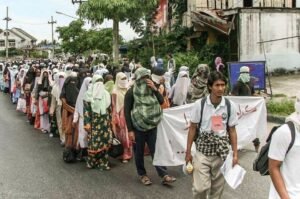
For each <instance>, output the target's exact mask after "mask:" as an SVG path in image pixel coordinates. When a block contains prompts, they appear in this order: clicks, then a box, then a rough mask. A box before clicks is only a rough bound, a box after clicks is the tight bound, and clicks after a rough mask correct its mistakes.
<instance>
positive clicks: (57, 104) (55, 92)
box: [50, 72, 65, 145]
mask: <svg viewBox="0 0 300 199" xmlns="http://www.w3.org/2000/svg"><path fill="white" fill-rule="evenodd" d="M64 81H65V73H64V72H58V73H56V74H55V75H54V84H53V88H52V91H51V106H50V116H51V117H53V116H54V114H55V118H56V123H57V129H58V132H59V137H60V142H61V143H60V144H61V145H64V144H65V135H64V133H63V130H62V121H61V108H62V101H61V100H60V93H61V89H62V87H63V85H64Z"/></svg>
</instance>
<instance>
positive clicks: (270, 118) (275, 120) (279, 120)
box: [267, 114, 286, 124]
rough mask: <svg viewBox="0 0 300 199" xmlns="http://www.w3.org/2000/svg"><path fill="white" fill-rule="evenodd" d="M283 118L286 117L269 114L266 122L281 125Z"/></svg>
mask: <svg viewBox="0 0 300 199" xmlns="http://www.w3.org/2000/svg"><path fill="white" fill-rule="evenodd" d="M285 118H286V117H284V116H279V115H271V114H268V115H267V121H268V122H272V123H278V124H283V123H284V122H285Z"/></svg>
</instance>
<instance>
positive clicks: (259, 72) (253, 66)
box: [228, 61, 266, 90]
mask: <svg viewBox="0 0 300 199" xmlns="http://www.w3.org/2000/svg"><path fill="white" fill-rule="evenodd" d="M242 66H248V67H249V69H250V77H251V82H252V84H253V85H254V89H255V90H264V89H265V88H266V78H265V72H266V71H265V61H250V62H229V63H228V68H229V70H228V71H229V81H230V87H231V90H232V89H233V87H234V85H235V84H236V82H237V80H238V78H239V75H240V68H241V67H242Z"/></svg>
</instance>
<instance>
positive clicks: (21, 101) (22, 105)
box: [17, 98, 26, 113]
mask: <svg viewBox="0 0 300 199" xmlns="http://www.w3.org/2000/svg"><path fill="white" fill-rule="evenodd" d="M17 111H20V112H23V113H26V100H25V99H23V98H19V99H18V104H17Z"/></svg>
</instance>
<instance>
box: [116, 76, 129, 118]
mask: <svg viewBox="0 0 300 199" xmlns="http://www.w3.org/2000/svg"><path fill="white" fill-rule="evenodd" d="M124 78H126V79H124ZM122 79H123V80H122ZM128 86H129V83H128V79H127V76H126V75H125V74H124V73H122V72H119V73H118V74H117V77H116V82H115V86H114V89H113V91H112V93H113V94H116V111H117V113H119V112H120V111H121V109H122V108H123V107H124V99H125V94H126V92H127V89H128Z"/></svg>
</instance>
